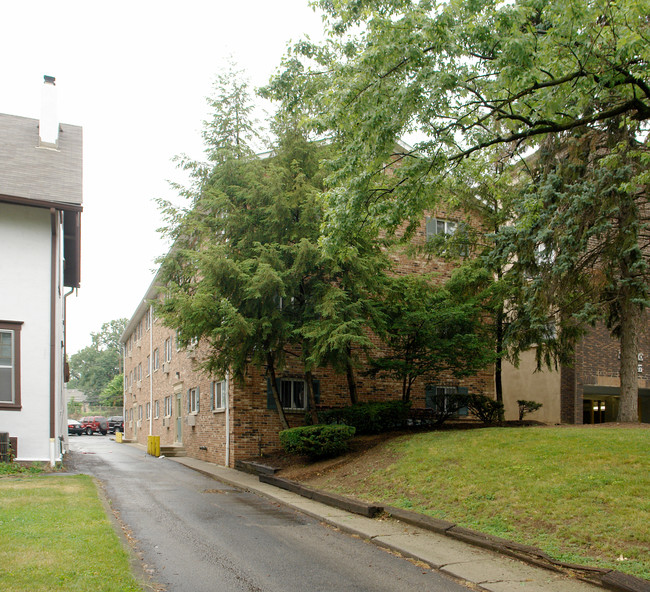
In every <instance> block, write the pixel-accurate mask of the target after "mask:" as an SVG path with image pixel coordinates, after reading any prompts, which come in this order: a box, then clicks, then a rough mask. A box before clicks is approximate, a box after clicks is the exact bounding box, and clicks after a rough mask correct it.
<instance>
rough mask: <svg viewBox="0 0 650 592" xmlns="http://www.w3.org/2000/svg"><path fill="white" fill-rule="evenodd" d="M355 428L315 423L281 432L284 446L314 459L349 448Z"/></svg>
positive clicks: (327, 456)
mask: <svg viewBox="0 0 650 592" xmlns="http://www.w3.org/2000/svg"><path fill="white" fill-rule="evenodd" d="M354 433H355V429H354V428H353V427H351V426H348V425H313V426H303V427H299V428H291V429H288V430H282V431H281V432H280V443H281V444H282V448H284V450H285V451H286V452H288V453H290V454H298V455H305V456H309V457H310V458H313V459H318V458H329V457H332V456H338V455H339V454H343V453H344V452H346V451H347V450H348V449H349V446H350V439H351V438H352V437H353V436H354Z"/></svg>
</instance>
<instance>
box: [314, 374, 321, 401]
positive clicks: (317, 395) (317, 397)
mask: <svg viewBox="0 0 650 592" xmlns="http://www.w3.org/2000/svg"><path fill="white" fill-rule="evenodd" d="M314 401H316V405H320V380H316V379H315V378H314Z"/></svg>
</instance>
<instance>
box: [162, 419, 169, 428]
mask: <svg viewBox="0 0 650 592" xmlns="http://www.w3.org/2000/svg"><path fill="white" fill-rule="evenodd" d="M163 427H169V419H168V418H167V417H163Z"/></svg>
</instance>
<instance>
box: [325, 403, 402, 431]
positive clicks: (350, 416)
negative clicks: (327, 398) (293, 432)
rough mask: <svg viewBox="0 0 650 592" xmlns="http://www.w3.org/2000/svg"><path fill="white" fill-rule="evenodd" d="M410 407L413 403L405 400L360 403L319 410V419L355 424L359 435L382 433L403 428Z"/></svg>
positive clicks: (326, 421)
mask: <svg viewBox="0 0 650 592" xmlns="http://www.w3.org/2000/svg"><path fill="white" fill-rule="evenodd" d="M410 408H411V404H410V403H405V402H403V401H379V402H373V403H358V404H356V405H351V406H349V407H342V408H340V409H328V410H324V411H319V412H318V421H319V422H320V423H323V424H342V425H349V426H353V427H354V428H355V429H356V433H357V434H359V435H361V434H381V433H384V432H388V431H390V430H395V429H399V428H403V427H404V426H405V425H406V420H407V419H408V414H409V410H410Z"/></svg>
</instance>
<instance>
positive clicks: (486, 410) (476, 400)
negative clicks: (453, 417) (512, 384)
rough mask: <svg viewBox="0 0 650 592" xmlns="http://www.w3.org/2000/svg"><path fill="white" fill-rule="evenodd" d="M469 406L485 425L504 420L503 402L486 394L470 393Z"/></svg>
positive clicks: (471, 411)
mask: <svg viewBox="0 0 650 592" xmlns="http://www.w3.org/2000/svg"><path fill="white" fill-rule="evenodd" d="M467 408H468V409H469V411H470V413H472V414H473V415H475V416H476V417H478V418H479V419H480V420H481V421H482V422H483V423H484V424H485V425H493V424H495V423H498V422H500V421H503V403H501V402H499V401H495V400H494V399H490V397H486V396H485V395H470V396H469V399H468V402H467Z"/></svg>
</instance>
